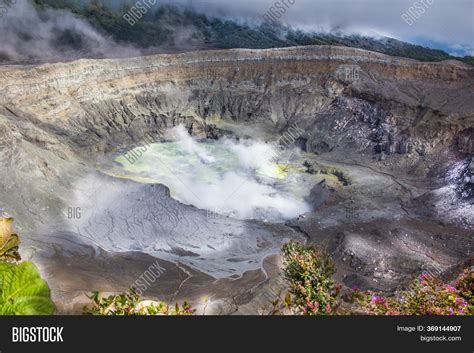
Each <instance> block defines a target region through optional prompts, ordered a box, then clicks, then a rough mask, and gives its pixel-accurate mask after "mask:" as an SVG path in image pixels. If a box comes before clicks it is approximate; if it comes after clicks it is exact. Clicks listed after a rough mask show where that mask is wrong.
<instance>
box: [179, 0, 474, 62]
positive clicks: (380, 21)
mask: <svg viewBox="0 0 474 353" xmlns="http://www.w3.org/2000/svg"><path fill="white" fill-rule="evenodd" d="M275 1H277V0H182V1H181V2H183V3H187V4H192V5H193V6H194V7H196V8H197V9H199V10H201V11H203V12H204V13H206V14H215V15H221V16H228V17H234V18H244V19H247V20H249V21H256V20H259V19H261V17H262V15H263V14H265V13H266V11H268V9H269V8H270V7H271V6H274V5H273V4H274V3H275ZM283 1H285V0H279V2H283ZM175 2H176V1H175ZM286 2H287V3H291V2H294V5H290V6H289V8H288V9H287V10H286V13H285V14H284V15H283V16H282V18H281V21H282V22H284V23H287V24H291V25H294V26H301V27H303V28H307V29H311V30H325V31H328V30H333V29H338V30H341V31H346V32H350V33H362V34H370V35H385V36H389V37H394V38H397V39H401V40H405V41H409V42H412V43H413V42H415V43H420V44H424V45H429V46H431V47H439V48H441V49H444V50H446V51H448V52H449V53H451V54H462V55H464V54H468V55H474V0H424V1H417V3H418V4H419V5H420V6H422V7H423V8H424V11H425V12H424V14H422V15H421V16H420V18H418V19H417V20H416V21H415V22H414V23H413V24H412V25H411V26H409V25H408V24H407V23H406V22H405V21H404V20H403V19H402V17H401V16H402V14H404V13H405V12H406V11H407V10H408V9H409V8H410V7H411V6H413V5H414V2H415V1H414V0H286ZM423 3H424V4H426V5H427V6H423ZM429 4H432V5H429Z"/></svg>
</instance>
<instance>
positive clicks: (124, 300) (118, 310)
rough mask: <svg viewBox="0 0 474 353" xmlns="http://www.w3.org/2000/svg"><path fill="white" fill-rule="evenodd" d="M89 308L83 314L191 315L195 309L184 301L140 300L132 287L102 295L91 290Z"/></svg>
mask: <svg viewBox="0 0 474 353" xmlns="http://www.w3.org/2000/svg"><path fill="white" fill-rule="evenodd" d="M89 298H90V299H91V300H92V303H93V306H92V307H91V308H88V307H85V308H84V315H108V316H120V315H122V316H130V315H177V316H183V315H193V314H194V312H195V310H194V309H193V308H191V306H190V305H189V304H188V303H186V302H184V304H183V306H179V305H178V304H176V305H174V306H173V305H168V304H166V303H163V302H151V301H148V302H147V301H142V300H141V299H140V295H138V294H137V292H136V291H135V290H134V289H133V288H132V289H130V291H129V292H126V293H122V294H116V295H110V296H108V297H102V296H101V294H100V293H99V292H93V293H92V295H91V296H90V297H89Z"/></svg>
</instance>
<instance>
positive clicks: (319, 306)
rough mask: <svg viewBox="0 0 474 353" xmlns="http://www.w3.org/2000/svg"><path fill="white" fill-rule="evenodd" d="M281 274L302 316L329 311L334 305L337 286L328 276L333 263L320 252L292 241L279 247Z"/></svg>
mask: <svg viewBox="0 0 474 353" xmlns="http://www.w3.org/2000/svg"><path fill="white" fill-rule="evenodd" d="M283 254H284V263H283V273H284V275H285V278H286V279H287V280H288V281H289V285H290V294H291V295H292V298H291V300H290V299H287V300H286V303H287V306H291V305H293V306H295V307H296V310H297V311H300V312H301V313H302V314H305V315H320V314H330V313H332V312H333V311H334V309H335V306H336V297H337V295H338V287H337V286H336V284H335V282H334V280H333V279H332V276H333V275H334V273H335V267H334V262H333V260H332V259H331V257H330V256H329V255H328V254H327V253H326V252H324V251H322V250H320V249H318V248H316V247H305V246H304V245H302V244H300V243H298V242H295V241H292V242H290V243H288V244H286V245H284V246H283Z"/></svg>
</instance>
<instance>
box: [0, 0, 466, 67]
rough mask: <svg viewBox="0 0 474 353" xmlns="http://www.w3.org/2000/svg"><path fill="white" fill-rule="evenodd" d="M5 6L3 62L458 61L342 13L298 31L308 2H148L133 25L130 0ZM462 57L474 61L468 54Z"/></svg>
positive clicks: (29, 1) (17, 1)
mask: <svg viewBox="0 0 474 353" xmlns="http://www.w3.org/2000/svg"><path fill="white" fill-rule="evenodd" d="M369 2H370V1H369ZM138 3H141V2H140V1H138ZM319 3H320V4H319V5H320V7H318V8H317V9H318V11H317V12H318V13H319V12H320V11H319V10H321V11H324V10H325V9H326V10H327V4H324V3H325V1H322V2H319ZM0 4H3V5H2V9H3V10H2V11H1V12H0V13H2V17H1V18H0V31H1V33H2V44H1V45H0V62H2V63H4V64H5V63H7V64H8V63H29V62H31V63H36V62H55V61H68V60H74V59H78V58H120V57H136V56H141V55H147V54H157V53H177V52H186V51H192V50H209V49H229V48H250V49H267V48H278V47H290V46H298V45H340V46H349V47H356V48H361V49H367V50H372V51H378V52H382V53H385V54H388V55H394V56H404V57H409V58H414V59H417V60H422V61H440V60H448V59H453V58H454V57H453V56H451V55H450V54H448V53H446V52H444V51H442V50H439V49H430V48H425V47H423V46H419V45H414V44H409V43H406V42H403V41H400V40H397V39H394V38H390V37H386V36H381V35H379V34H376V33H375V32H373V31H372V32H371V31H367V30H366V29H364V28H362V27H360V26H356V25H353V24H350V23H349V22H350V21H349V19H345V15H343V14H341V15H340V16H339V17H338V16H336V17H335V18H337V19H338V22H334V23H329V22H323V20H320V22H317V24H314V26H308V25H307V23H310V22H308V21H307V22H305V23H306V24H305V23H303V22H301V25H298V21H295V20H294V17H295V16H296V15H298V14H301V12H302V11H301V6H302V5H305V6H310V5H309V4H307V2H306V1H302V2H298V1H292V2H290V3H289V4H286V7H283V8H284V9H285V10H284V11H283V10H281V8H282V6H279V8H280V9H279V10H278V9H276V10H272V3H266V2H258V3H257V4H254V6H250V5H251V4H250V3H249V2H247V1H240V2H235V4H234V3H233V2H217V1H207V2H193V1H177V2H176V1H175V2H171V1H157V0H154V1H152V0H148V1H147V2H146V4H145V5H146V6H144V4H142V6H141V9H143V8H145V9H146V11H143V10H141V11H142V12H141V13H139V16H138V17H134V20H133V22H130V21H127V20H126V19H127V17H126V16H127V14H129V13H130V10H131V9H133V7H134V6H136V5H137V1H130V0H122V1H112V0H109V1H97V0H87V1H71V0H8V1H7V0H1V2H0ZM237 4H240V5H241V6H240V7H238V6H237ZM292 4H293V5H292ZM298 6H299V7H298ZM403 6H404V5H403ZM403 6H400V9H401V10H403V8H404V7H403ZM275 11H277V12H275ZM377 11H378V10H377ZM135 13H136V12H135ZM203 13H206V15H204V14H203ZM269 14H270V16H269ZM354 16H355V15H354ZM269 19H271V20H269ZM345 21H346V22H347V25H345V24H344V22H345ZM313 23H314V22H313ZM407 27H408V26H407ZM456 59H459V60H463V61H465V62H468V63H472V62H473V58H472V57H470V56H466V57H464V58H456Z"/></svg>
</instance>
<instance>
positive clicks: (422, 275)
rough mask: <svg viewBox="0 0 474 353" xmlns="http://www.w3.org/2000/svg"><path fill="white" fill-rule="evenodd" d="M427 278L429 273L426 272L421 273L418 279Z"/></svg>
mask: <svg viewBox="0 0 474 353" xmlns="http://www.w3.org/2000/svg"><path fill="white" fill-rule="evenodd" d="M428 278H430V275H429V274H427V273H422V274H421V275H420V277H419V279H420V281H426V280H427V279H428Z"/></svg>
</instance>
